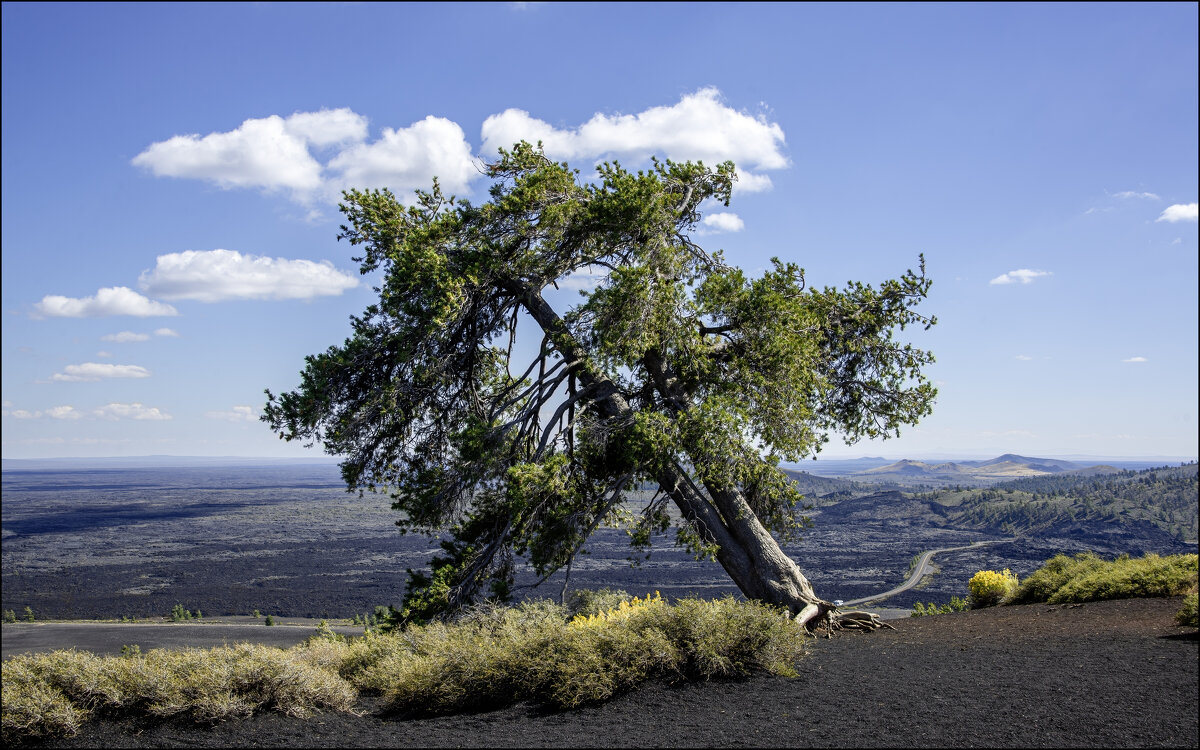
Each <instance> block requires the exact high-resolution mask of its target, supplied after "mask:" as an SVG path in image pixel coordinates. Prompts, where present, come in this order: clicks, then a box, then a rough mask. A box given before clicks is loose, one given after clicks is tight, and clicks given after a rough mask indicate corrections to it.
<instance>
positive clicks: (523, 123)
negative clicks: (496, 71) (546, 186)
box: [481, 88, 789, 190]
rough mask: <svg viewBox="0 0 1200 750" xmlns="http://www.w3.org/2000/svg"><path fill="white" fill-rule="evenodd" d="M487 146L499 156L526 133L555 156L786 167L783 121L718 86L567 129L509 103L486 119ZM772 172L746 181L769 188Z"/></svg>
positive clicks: (744, 182) (744, 184) (743, 180)
mask: <svg viewBox="0 0 1200 750" xmlns="http://www.w3.org/2000/svg"><path fill="white" fill-rule="evenodd" d="M481 135H482V137H483V149H482V153H483V154H484V155H485V156H486V157H488V158H492V157H494V156H495V154H496V153H498V151H497V150H498V149H500V148H506V149H507V148H512V145H513V144H514V143H516V142H517V141H520V140H526V141H529V142H530V143H536V142H537V141H539V140H540V141H542V144H543V146H544V148H545V150H546V154H547V155H548V156H550V157H551V158H554V159H564V160H568V161H569V160H575V159H601V158H609V157H613V158H618V159H633V160H644V159H648V158H649V157H650V156H652V155H657V156H665V157H667V158H669V159H673V160H676V161H686V160H703V161H704V162H705V163H706V164H709V165H716V164H718V163H720V162H722V161H725V160H727V159H731V160H733V161H734V162H735V163H736V164H738V165H739V167H741V168H743V169H745V168H753V169H756V170H759V169H782V168H784V167H787V166H788V164H789V162H788V158H787V156H786V155H785V154H784V151H783V148H784V134H783V128H781V127H780V126H779V125H778V124H777V123H772V122H768V121H767V119H766V118H765V117H763V116H754V115H751V114H748V113H745V112H739V111H738V110H735V109H732V108H731V107H728V106H726V105H725V104H724V103H722V101H721V94H720V92H719V91H718V90H717V89H715V88H704V89H700V90H699V91H697V92H696V93H694V94H688V95H686V96H684V97H682V98H681V99H680V100H679V102H678V103H677V104H674V105H672V106H670V107H651V108H650V109H647V110H645V111H643V112H639V113H638V114H633V115H606V114H603V113H597V114H596V115H594V116H593V117H592V118H591V119H590V120H588V121H587V122H585V123H584V124H582V125H580V126H579V127H578V128H573V129H559V128H556V127H554V126H552V125H550V124H549V123H547V122H545V121H544V120H539V119H537V118H535V117H533V116H532V115H530V114H529V113H528V112H525V111H524V110H520V109H508V110H505V111H504V112H501V113H500V114H498V115H492V116H491V117H488V118H487V119H486V120H484V123H483V128H482V130H481ZM769 184H770V180H769V178H766V177H762V176H758V175H753V174H748V173H744V174H742V175H741V179H740V180H739V183H738V186H739V188H741V189H746V190H753V189H756V188H757V189H764V188H765V187H767V186H769Z"/></svg>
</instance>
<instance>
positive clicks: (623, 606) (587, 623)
mask: <svg viewBox="0 0 1200 750" xmlns="http://www.w3.org/2000/svg"><path fill="white" fill-rule="evenodd" d="M665 605H666V602H664V601H663V598H662V595H661V594H659V593H658V592H657V591H655V592H654V596H650V595H649V594H646V596H645V597H644V598H643V597H637V596H635V597H633V598H632V599H630V600H628V601H623V602H621V603H620V604H618V605H617V606H615V607H613V608H612V609H608V610H605V611H603V612H597V613H596V614H594V615H584V614H579V615H575V617H573V618H571V627H573V628H587V627H595V626H597V625H607V624H609V623H615V622H622V621H624V620H628V619H629V618H630V617H631V616H632V615H633V614H635V613H637V612H640V611H643V610H646V609H649V608H651V607H661V606H665Z"/></svg>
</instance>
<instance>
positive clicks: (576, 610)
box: [566, 588, 633, 617]
mask: <svg viewBox="0 0 1200 750" xmlns="http://www.w3.org/2000/svg"><path fill="white" fill-rule="evenodd" d="M632 598H633V597H632V596H631V595H630V594H629V593H627V592H625V591H622V590H621V589H610V588H602V589H594V590H593V589H577V590H575V591H572V592H571V594H570V595H569V596H568V597H567V601H566V605H567V612H568V613H569V614H570V616H571V617H576V616H578V615H584V616H589V615H596V614H600V613H601V612H607V611H608V610H610V609H616V608H617V607H619V606H620V605H621V602H627V601H629V600H630V599H632Z"/></svg>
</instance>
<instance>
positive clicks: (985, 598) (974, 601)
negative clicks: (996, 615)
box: [967, 568, 1020, 609]
mask: <svg viewBox="0 0 1200 750" xmlns="http://www.w3.org/2000/svg"><path fill="white" fill-rule="evenodd" d="M1019 584H1020V582H1019V581H1018V580H1017V577H1016V576H1015V575H1014V574H1013V572H1012V571H1010V570H1009V569H1008V568H1005V569H1004V572H1003V573H997V572H996V571H994V570H981V571H979V572H978V573H976V574H975V575H973V576H971V580H970V581H968V582H967V590H968V591H970V592H971V606H972V607H974V608H976V609H978V608H979V607H992V606H995V605H997V604H999V603H1001V602H1002V601H1004V600H1005V599H1009V598H1011V597H1012V596H1013V594H1015V593H1016V592H1017V586H1018V585H1019Z"/></svg>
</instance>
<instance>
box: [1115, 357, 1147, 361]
mask: <svg viewBox="0 0 1200 750" xmlns="http://www.w3.org/2000/svg"><path fill="white" fill-rule="evenodd" d="M1121 361H1122V362H1149V361H1150V360H1148V359H1146V358H1145V357H1130V358H1129V359H1123V360H1121Z"/></svg>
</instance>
